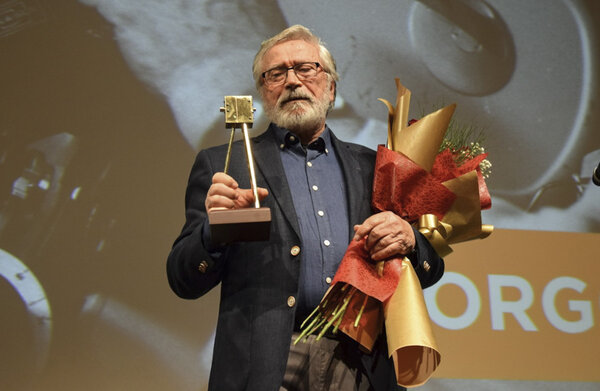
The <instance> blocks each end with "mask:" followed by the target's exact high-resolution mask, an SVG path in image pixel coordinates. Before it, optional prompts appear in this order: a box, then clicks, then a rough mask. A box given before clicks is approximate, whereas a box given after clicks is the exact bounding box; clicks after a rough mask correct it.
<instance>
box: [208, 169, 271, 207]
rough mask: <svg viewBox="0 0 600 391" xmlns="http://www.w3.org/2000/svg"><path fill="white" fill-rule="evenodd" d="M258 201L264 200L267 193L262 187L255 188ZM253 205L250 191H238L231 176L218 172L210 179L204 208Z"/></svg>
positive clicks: (237, 186) (252, 196) (236, 184)
mask: <svg viewBox="0 0 600 391" xmlns="http://www.w3.org/2000/svg"><path fill="white" fill-rule="evenodd" d="M257 193H258V198H259V200H262V199H264V198H265V197H266V196H267V195H268V194H269V192H268V191H267V189H264V188H262V187H259V188H257ZM253 204H254V194H253V193H252V190H250V189H240V188H239V185H238V183H237V182H236V181H235V179H233V178H232V177H231V176H229V175H227V174H225V173H222V172H218V173H216V174H215V175H213V177H212V185H211V186H210V188H209V189H208V192H207V194H206V200H205V201H204V206H205V207H206V210H211V209H237V208H247V207H249V206H252V205H253Z"/></svg>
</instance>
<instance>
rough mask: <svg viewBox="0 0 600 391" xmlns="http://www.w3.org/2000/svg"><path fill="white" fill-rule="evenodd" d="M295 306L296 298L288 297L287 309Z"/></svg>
mask: <svg viewBox="0 0 600 391" xmlns="http://www.w3.org/2000/svg"><path fill="white" fill-rule="evenodd" d="M294 304H296V298H295V297H294V296H290V297H288V298H287V305H288V307H290V308H292V307H293V306H294Z"/></svg>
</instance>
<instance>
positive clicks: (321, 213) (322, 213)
mask: <svg viewBox="0 0 600 391" xmlns="http://www.w3.org/2000/svg"><path fill="white" fill-rule="evenodd" d="M317 214H318V215H319V216H321V217H323V216H325V212H323V211H322V210H320V211H318V212H317Z"/></svg>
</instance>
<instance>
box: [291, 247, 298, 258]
mask: <svg viewBox="0 0 600 391" xmlns="http://www.w3.org/2000/svg"><path fill="white" fill-rule="evenodd" d="M290 254H292V255H293V256H296V255H298V254H300V246H294V247H292V248H291V249H290Z"/></svg>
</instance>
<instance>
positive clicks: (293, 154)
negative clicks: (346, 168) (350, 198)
mask: <svg viewBox="0 0 600 391" xmlns="http://www.w3.org/2000/svg"><path fill="white" fill-rule="evenodd" d="M275 134H276V137H277V140H278V142H279V146H280V150H281V161H282V163H283V168H284V171H285V175H286V178H287V182H288V185H289V188H290V192H291V193H292V199H293V202H294V209H295V211H296V216H297V217H298V223H299V227H300V234H301V236H302V251H301V253H300V254H301V260H300V262H301V266H300V285H299V286H300V290H299V294H298V300H297V303H298V308H297V309H296V321H297V322H301V321H302V320H304V318H305V317H306V316H308V314H310V312H311V311H312V310H313V309H314V308H315V307H316V306H317V305H318V304H319V302H320V301H321V298H322V297H323V295H324V294H325V292H326V291H327V289H328V288H329V283H330V282H331V279H333V277H334V275H335V272H336V270H337V267H338V265H339V263H340V261H341V260H342V257H343V256H344V253H345V251H346V248H347V247H348V242H349V240H350V237H349V235H350V228H349V222H348V205H347V198H346V185H345V180H344V175H343V172H342V168H341V166H340V163H339V161H338V158H337V156H336V153H335V151H334V148H333V145H332V144H331V134H330V130H329V128H326V129H325V131H324V132H323V134H322V135H321V136H320V137H319V138H318V139H317V140H315V141H313V142H312V143H311V144H309V145H307V146H303V145H302V144H301V143H300V139H299V138H298V137H297V136H296V135H294V134H293V133H291V132H289V131H287V130H285V129H281V128H278V127H275Z"/></svg>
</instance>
